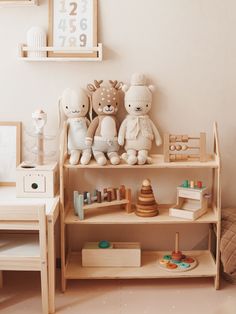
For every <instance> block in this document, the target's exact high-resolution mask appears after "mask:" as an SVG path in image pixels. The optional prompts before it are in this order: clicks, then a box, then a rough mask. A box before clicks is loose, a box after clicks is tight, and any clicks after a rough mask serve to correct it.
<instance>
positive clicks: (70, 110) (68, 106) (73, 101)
mask: <svg viewBox="0 0 236 314" xmlns="http://www.w3.org/2000/svg"><path fill="white" fill-rule="evenodd" d="M61 106H62V109H63V111H64V114H65V115H66V116H67V118H80V117H85V116H86V114H87V112H88V110H89V99H88V96H87V95H86V93H85V91H84V90H82V89H80V90H79V92H75V91H74V90H72V89H69V88H68V89H66V90H65V91H64V92H63V94H62V97H61Z"/></svg>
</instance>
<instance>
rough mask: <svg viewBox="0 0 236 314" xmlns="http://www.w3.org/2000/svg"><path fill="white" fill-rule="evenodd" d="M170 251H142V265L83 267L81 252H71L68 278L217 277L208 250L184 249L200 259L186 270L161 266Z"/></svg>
mask: <svg viewBox="0 0 236 314" xmlns="http://www.w3.org/2000/svg"><path fill="white" fill-rule="evenodd" d="M169 253H170V252H169V251H142V266H141V267H82V266H81V253H80V252H71V253H70V254H69V255H68V260H67V264H66V271H65V278H66V279H135V278H139V279H142V278H194V277H215V276H216V264H215V262H214V259H213V257H212V255H211V252H210V251H208V250H201V251H184V252H183V253H184V254H186V255H190V256H193V257H195V258H196V259H197V260H198V265H197V267H196V268H194V269H192V270H189V271H185V272H173V273H172V272H169V271H166V270H164V269H162V268H161V267H160V266H159V262H158V261H159V258H161V257H162V256H163V255H165V254H169Z"/></svg>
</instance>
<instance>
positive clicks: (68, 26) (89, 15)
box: [48, 0, 97, 58]
mask: <svg viewBox="0 0 236 314" xmlns="http://www.w3.org/2000/svg"><path fill="white" fill-rule="evenodd" d="M48 40H49V46H52V47H56V48H61V49H60V51H52V52H49V57H80V58H83V57H84V58H85V57H97V53H96V52H91V53H90V52H86V53H78V52H73V51H71V52H70V51H65V48H67V49H68V48H72V47H73V48H78V49H79V48H92V47H95V46H97V0H49V34H48ZM63 49H64V50H63Z"/></svg>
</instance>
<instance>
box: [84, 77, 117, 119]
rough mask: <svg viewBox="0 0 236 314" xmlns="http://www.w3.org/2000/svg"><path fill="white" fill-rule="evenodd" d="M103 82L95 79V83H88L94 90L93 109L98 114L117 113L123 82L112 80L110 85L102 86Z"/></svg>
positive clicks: (90, 88) (90, 89) (89, 88)
mask: <svg viewBox="0 0 236 314" xmlns="http://www.w3.org/2000/svg"><path fill="white" fill-rule="evenodd" d="M102 82H103V81H99V82H98V81H94V85H92V84H89V85H88V90H89V91H90V92H92V105H93V110H94V111H95V112H96V114H97V115H101V114H105V115H115V114H116V113H117V111H118V107H119V104H120V102H121V92H120V88H121V83H118V82H117V81H114V82H113V81H110V86H100V85H101V84H102Z"/></svg>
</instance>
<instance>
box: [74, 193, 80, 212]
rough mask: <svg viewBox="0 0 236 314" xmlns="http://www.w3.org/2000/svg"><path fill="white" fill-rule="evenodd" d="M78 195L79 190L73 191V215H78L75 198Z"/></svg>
mask: <svg viewBox="0 0 236 314" xmlns="http://www.w3.org/2000/svg"><path fill="white" fill-rule="evenodd" d="M78 196H79V192H78V191H74V198H73V200H74V210H75V215H76V216H78V210H77V198H78Z"/></svg>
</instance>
